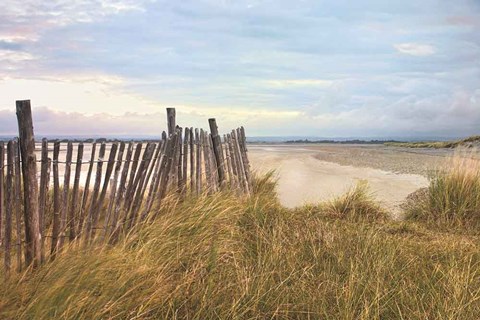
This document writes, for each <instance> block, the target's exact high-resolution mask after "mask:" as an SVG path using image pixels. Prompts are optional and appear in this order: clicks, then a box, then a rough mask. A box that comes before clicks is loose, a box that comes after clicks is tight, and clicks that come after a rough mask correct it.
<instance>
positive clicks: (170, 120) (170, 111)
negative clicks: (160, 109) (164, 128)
mask: <svg viewBox="0 0 480 320" xmlns="http://www.w3.org/2000/svg"><path fill="white" fill-rule="evenodd" d="M167 124H168V136H169V137H170V136H171V135H172V134H173V133H174V132H175V128H176V127H177V123H176V120H175V108H167Z"/></svg>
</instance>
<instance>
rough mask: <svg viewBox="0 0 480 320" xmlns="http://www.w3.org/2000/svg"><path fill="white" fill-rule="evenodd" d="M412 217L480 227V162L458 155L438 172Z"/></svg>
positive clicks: (446, 224)
mask: <svg viewBox="0 0 480 320" xmlns="http://www.w3.org/2000/svg"><path fill="white" fill-rule="evenodd" d="M408 211H409V212H408V213H409V217H410V218H412V219H417V220H425V221H428V222H430V223H434V224H438V225H444V226H462V227H468V228H470V229H472V230H474V229H477V230H478V227H480V160H479V159H477V158H475V157H474V156H473V154H463V155H461V154H457V155H456V156H454V157H452V158H450V159H448V160H447V161H446V163H445V164H444V165H443V166H442V167H440V168H438V169H437V170H435V171H434V172H433V173H432V174H431V177H430V185H429V187H428V189H427V190H426V192H425V193H424V194H423V196H421V197H419V198H417V199H416V200H415V202H414V203H412V204H411V205H410V208H409V210H408Z"/></svg>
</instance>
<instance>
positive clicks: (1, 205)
mask: <svg viewBox="0 0 480 320" xmlns="http://www.w3.org/2000/svg"><path fill="white" fill-rule="evenodd" d="M4 160H5V145H4V144H3V142H0V246H2V245H3V228H2V226H3V224H2V222H3V216H4V215H5V190H4V181H3V179H4V172H3V167H4Z"/></svg>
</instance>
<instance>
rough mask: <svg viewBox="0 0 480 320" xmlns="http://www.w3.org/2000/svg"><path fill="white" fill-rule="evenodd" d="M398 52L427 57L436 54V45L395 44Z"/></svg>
mask: <svg viewBox="0 0 480 320" xmlns="http://www.w3.org/2000/svg"><path fill="white" fill-rule="evenodd" d="M394 47H395V49H397V51H398V52H400V53H403V54H409V55H412V56H418V57H425V56H431V55H432V54H435V47H433V46H431V45H428V44H421V43H400V44H395V45H394Z"/></svg>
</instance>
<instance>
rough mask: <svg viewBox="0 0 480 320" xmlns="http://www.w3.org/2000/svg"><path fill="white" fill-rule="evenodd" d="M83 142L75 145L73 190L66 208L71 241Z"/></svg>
mask: <svg viewBox="0 0 480 320" xmlns="http://www.w3.org/2000/svg"><path fill="white" fill-rule="evenodd" d="M83 148H84V146H83V143H82V142H80V143H79V144H78V146H77V161H76V162H75V177H74V178H73V179H74V180H73V190H72V200H71V201H70V209H69V210H68V212H69V214H68V227H69V230H70V232H69V234H68V238H69V241H73V240H74V239H75V238H76V236H77V235H76V225H77V223H76V220H78V219H79V216H78V214H77V201H78V189H79V187H80V175H81V173H82V162H83Z"/></svg>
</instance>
